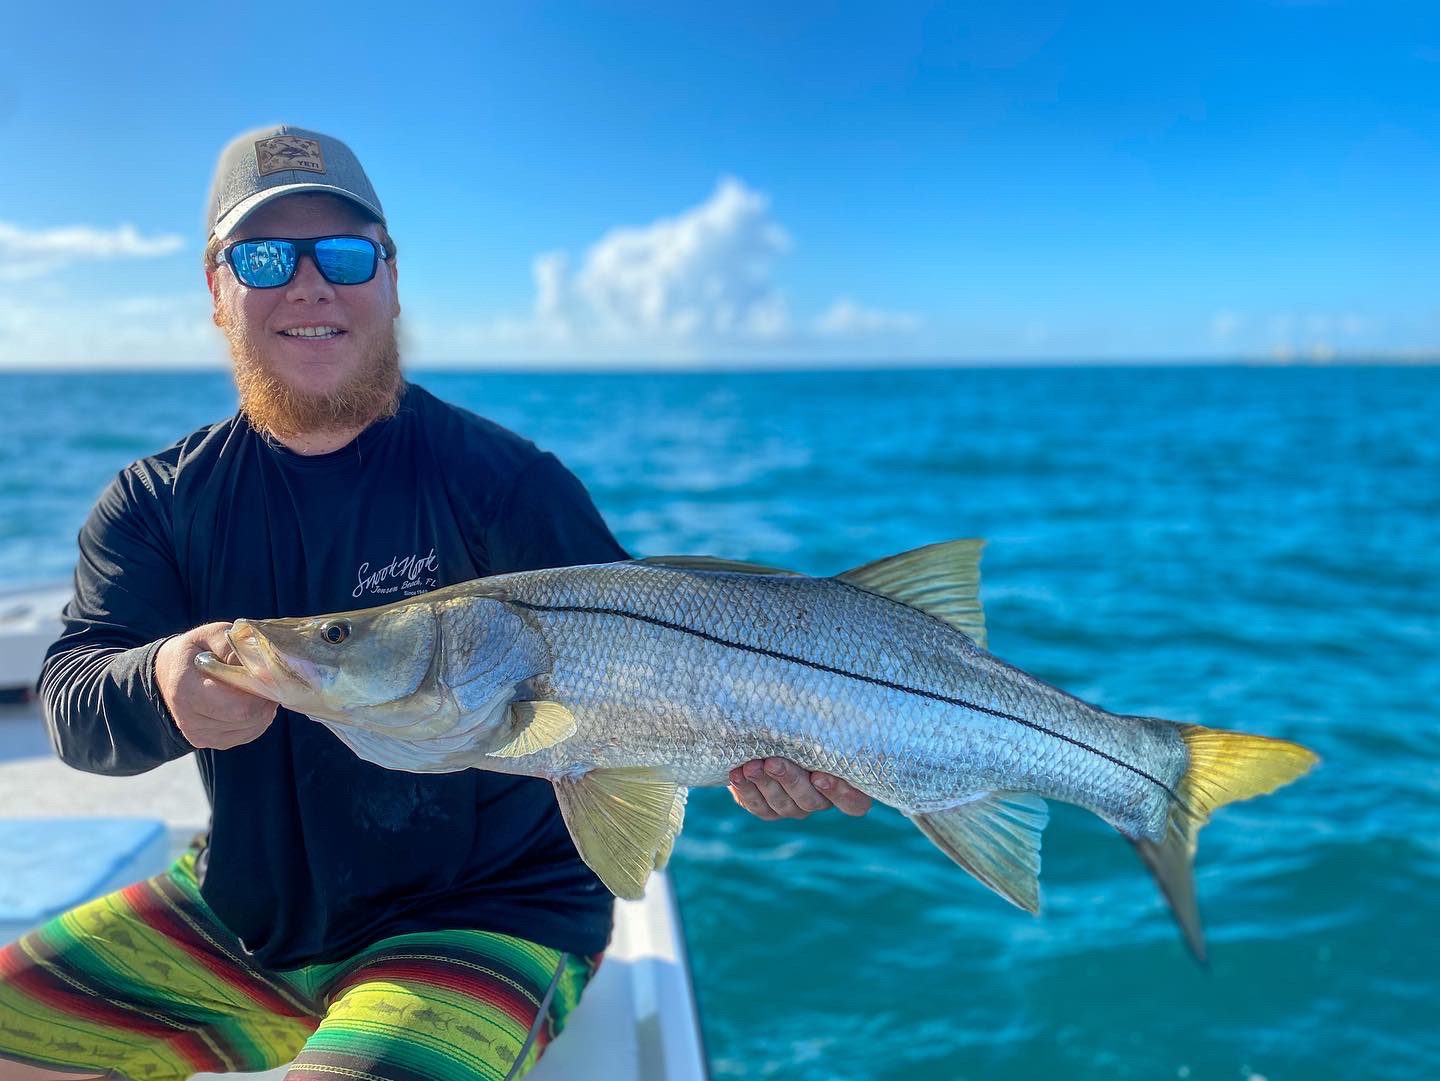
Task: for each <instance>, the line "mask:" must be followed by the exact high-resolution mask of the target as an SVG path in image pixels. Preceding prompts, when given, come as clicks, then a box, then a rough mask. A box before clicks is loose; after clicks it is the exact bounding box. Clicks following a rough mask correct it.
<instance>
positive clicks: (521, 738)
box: [489, 702, 575, 758]
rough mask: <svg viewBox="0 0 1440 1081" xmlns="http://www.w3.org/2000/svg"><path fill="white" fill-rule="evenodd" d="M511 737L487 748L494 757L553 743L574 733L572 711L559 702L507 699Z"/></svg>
mask: <svg viewBox="0 0 1440 1081" xmlns="http://www.w3.org/2000/svg"><path fill="white" fill-rule="evenodd" d="M510 731H511V732H512V733H513V738H512V739H511V740H510V741H509V742H508V743H506V744H504V745H503V746H501V747H498V748H496V749H495V750H493V751H491V752H489V753H490V754H491V755H492V756H493V757H495V758H521V757H524V756H525V755H527V754H534V753H535V752H536V751H543V750H544V749H545V748H546V747H553V746H555V744H557V743H559V742H561V741H562V740H567V739H569V738H570V737H571V736H573V735H574V734H575V715H574V714H573V713H571V712H570V711H569V710H568V709H566V708H565V707H564V706H562V705H561V704H560V703H559V702H511V703H510Z"/></svg>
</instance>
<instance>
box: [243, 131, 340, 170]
mask: <svg viewBox="0 0 1440 1081" xmlns="http://www.w3.org/2000/svg"><path fill="white" fill-rule="evenodd" d="M255 164H256V165H257V166H259V168H260V175H261V176H269V175H270V174H271V173H280V172H284V171H286V170H288V169H303V170H305V171H306V172H308V173H323V172H324V171H325V156H324V155H323V154H321V153H320V144H319V143H317V142H316V141H315V140H314V139H302V138H300V136H298V135H275V136H272V137H271V138H269V139H261V140H260V141H259V142H258V143H256V144H255Z"/></svg>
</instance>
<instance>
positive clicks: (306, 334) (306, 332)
mask: <svg viewBox="0 0 1440 1081" xmlns="http://www.w3.org/2000/svg"><path fill="white" fill-rule="evenodd" d="M280 333H281V334H284V335H285V336H286V337H287V338H333V337H335V335H337V334H339V333H340V328H339V327H294V328H293V329H291V330H282V331H281V332H280Z"/></svg>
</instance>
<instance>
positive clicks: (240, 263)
mask: <svg viewBox="0 0 1440 1081" xmlns="http://www.w3.org/2000/svg"><path fill="white" fill-rule="evenodd" d="M230 265H231V266H233V267H234V268H235V276H236V277H237V278H239V279H240V280H241V281H242V282H244V283H245V284H246V285H248V286H250V287H252V288H255V289H268V288H270V287H272V286H276V285H284V284H285V283H286V282H288V281H289V280H290V278H291V276H292V275H294V273H295V245H294V244H290V243H287V242H286V241H283V240H248V241H244V242H242V243H240V244H237V245H235V247H234V249H232V251H231V253H230Z"/></svg>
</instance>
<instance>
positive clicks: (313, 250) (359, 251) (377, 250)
mask: <svg viewBox="0 0 1440 1081" xmlns="http://www.w3.org/2000/svg"><path fill="white" fill-rule="evenodd" d="M302 255H308V256H310V258H312V259H314V260H315V268H316V269H317V270H319V271H320V276H321V277H322V278H324V279H325V280H326V281H327V282H329V283H330V284H331V285H364V284H365V283H366V282H368V281H369V280H370V279H371V278H373V277H375V270H376V267H378V266H379V264H380V260H382V259H389V258H390V253H389V252H388V251H386V250H385V248H384V246H383V245H381V244H378V243H376V242H375V241H373V240H371V239H370V238H369V237H368V236H317V237H310V238H307V239H303V240H288V239H285V238H283V237H262V238H259V239H255V240H237V241H236V242H235V243H234V244H231V245H229V246H227V247H226V248H224V249H222V250H221V252H220V258H219V259H218V260H217V261H216V262H217V265H218V264H219V263H228V264H229V265H230V269H231V270H233V271H234V272H235V277H237V278H239V279H240V283H241V284H242V285H246V286H249V287H250V288H251V289H278V288H279V287H280V286H282V285H289V284H290V281H291V279H292V278H294V277H295V271H296V270H298V269H299V268H300V257H301V256H302Z"/></svg>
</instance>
